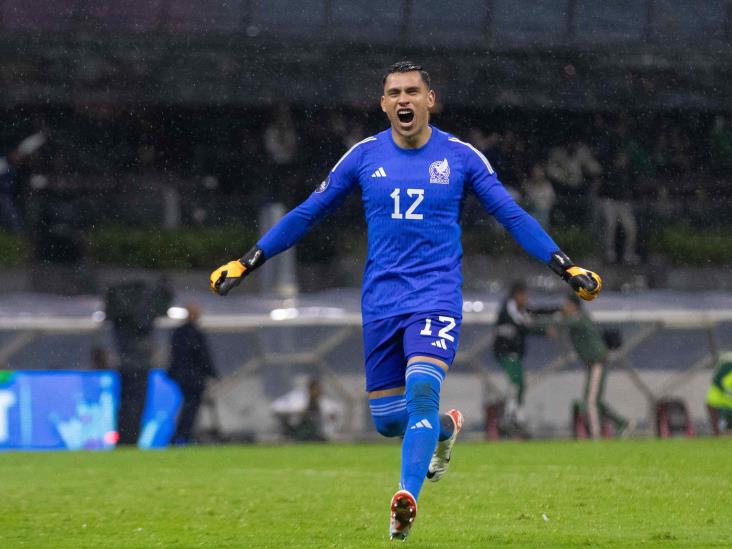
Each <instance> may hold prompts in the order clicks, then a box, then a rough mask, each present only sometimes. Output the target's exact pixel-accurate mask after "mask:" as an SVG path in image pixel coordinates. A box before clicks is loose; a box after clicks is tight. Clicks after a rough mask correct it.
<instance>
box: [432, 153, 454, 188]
mask: <svg viewBox="0 0 732 549" xmlns="http://www.w3.org/2000/svg"><path fill="white" fill-rule="evenodd" d="M430 183H438V184H440V185H447V184H448V183H450V164H448V163H447V158H445V159H443V160H438V161H437V162H433V163H432V164H430Z"/></svg>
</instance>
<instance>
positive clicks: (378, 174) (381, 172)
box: [371, 168, 386, 177]
mask: <svg viewBox="0 0 732 549" xmlns="http://www.w3.org/2000/svg"><path fill="white" fill-rule="evenodd" d="M371 177H386V172H385V171H384V168H379V169H378V170H376V171H375V172H374V173H372V174H371Z"/></svg>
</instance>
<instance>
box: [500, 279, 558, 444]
mask: <svg viewBox="0 0 732 549" xmlns="http://www.w3.org/2000/svg"><path fill="white" fill-rule="evenodd" d="M554 312H556V308H552V309H536V308H529V290H528V287H527V286H526V283H525V282H523V281H517V282H514V284H513V286H512V287H511V291H510V293H509V295H508V297H507V298H506V299H505V300H504V302H503V304H502V305H501V308H500V310H499V312H498V319H497V320H496V331H495V338H494V340H493V355H494V356H495V357H496V360H497V361H498V364H499V365H500V366H501V368H503V370H504V371H505V372H506V375H507V376H508V381H509V384H510V385H511V389H510V391H509V396H508V399H507V401H506V406H505V409H504V420H505V422H506V427H507V430H508V431H509V433H511V434H516V435H518V436H520V437H526V436H528V430H527V427H526V416H525V413H524V388H525V385H524V363H523V361H524V355H525V354H526V337H527V336H528V335H529V334H530V333H536V334H542V333H544V328H543V326H542V325H540V324H538V323H537V322H536V318H535V316H534V315H535V314H546V313H554Z"/></svg>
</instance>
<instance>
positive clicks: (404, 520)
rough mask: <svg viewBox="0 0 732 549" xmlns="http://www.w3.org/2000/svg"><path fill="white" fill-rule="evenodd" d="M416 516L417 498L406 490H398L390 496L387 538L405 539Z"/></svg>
mask: <svg viewBox="0 0 732 549" xmlns="http://www.w3.org/2000/svg"><path fill="white" fill-rule="evenodd" d="M416 516H417V500H416V499H414V496H413V495H412V494H411V493H409V492H408V491H407V490H399V491H398V492H397V493H396V494H394V497H392V498H391V520H390V521H389V539H392V540H394V539H398V540H401V541H405V540H406V539H407V536H408V535H409V531H410V530H411V529H412V524H413V523H414V519H415V517H416Z"/></svg>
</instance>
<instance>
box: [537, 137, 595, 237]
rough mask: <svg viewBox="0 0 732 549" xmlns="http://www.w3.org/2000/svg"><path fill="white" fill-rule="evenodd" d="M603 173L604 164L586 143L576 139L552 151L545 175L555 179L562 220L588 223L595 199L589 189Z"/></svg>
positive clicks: (571, 223)
mask: <svg viewBox="0 0 732 549" xmlns="http://www.w3.org/2000/svg"><path fill="white" fill-rule="evenodd" d="M601 173H602V166H601V165H600V163H599V162H598V161H597V159H596V158H595V156H594V155H593V154H592V151H591V150H590V147H588V146H587V145H586V144H585V143H582V142H580V141H573V142H571V143H569V144H568V145H566V146H559V147H554V148H553V149H552V150H551V151H550V152H549V158H548V160H547V164H546V175H547V177H548V178H549V179H550V180H551V181H552V183H554V190H555V191H556V192H557V198H558V200H557V210H558V212H559V213H560V221H561V222H562V223H563V224H565V225H570V226H571V225H580V226H583V225H585V224H586V222H587V221H588V219H587V213H588V211H589V210H590V207H591V203H590V202H591V199H592V197H591V195H590V194H589V193H587V189H588V188H590V187H592V186H594V184H595V182H596V181H597V178H598V176H599V175H600V174H601Z"/></svg>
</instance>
